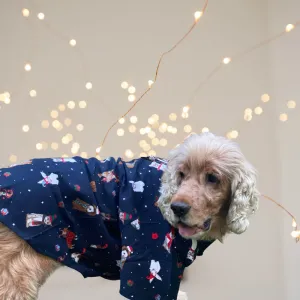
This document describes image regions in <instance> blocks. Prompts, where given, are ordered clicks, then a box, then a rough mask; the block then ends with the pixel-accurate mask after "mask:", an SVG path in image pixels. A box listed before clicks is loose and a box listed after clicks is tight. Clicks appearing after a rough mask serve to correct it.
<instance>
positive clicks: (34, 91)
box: [29, 90, 37, 98]
mask: <svg viewBox="0 0 300 300" xmlns="http://www.w3.org/2000/svg"><path fill="white" fill-rule="evenodd" d="M36 94H37V93H36V90H31V91H30V92H29V95H30V97H32V98H34V97H36Z"/></svg>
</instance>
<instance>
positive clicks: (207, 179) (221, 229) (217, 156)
mask: <svg viewBox="0 0 300 300" xmlns="http://www.w3.org/2000/svg"><path fill="white" fill-rule="evenodd" d="M168 160H169V162H168V167H167V170H166V171H165V173H164V174H163V177H162V186H161V190H160V192H161V196H160V198H159V201H158V205H159V207H160V209H161V211H162V213H163V215H164V217H165V218H166V219H167V220H168V222H169V223H170V224H171V225H173V226H174V227H177V228H178V230H179V233H180V234H181V235H182V236H183V237H185V238H192V239H208V240H209V239H219V240H222V237H223V236H224V235H225V234H226V233H230V232H233V233H237V234H240V233H243V232H244V231H245V230H246V229H247V228H248V226H249V216H250V215H251V214H253V213H255V211H256V210H257V208H258V196H259V193H258V191H257V189H256V173H255V170H254V168H253V167H252V166H251V165H250V164H249V162H248V161H247V160H246V159H245V157H244V156H243V154H242V153H241V151H240V149H239V147H238V146H237V144H236V143H234V142H233V141H231V140H228V139H226V138H224V137H219V136H215V135H213V134H211V133H206V134H201V135H191V136H190V137H189V138H187V139H186V140H185V141H184V143H183V144H181V145H179V146H178V147H177V148H175V149H174V150H172V151H171V152H170V156H169V158H168Z"/></svg>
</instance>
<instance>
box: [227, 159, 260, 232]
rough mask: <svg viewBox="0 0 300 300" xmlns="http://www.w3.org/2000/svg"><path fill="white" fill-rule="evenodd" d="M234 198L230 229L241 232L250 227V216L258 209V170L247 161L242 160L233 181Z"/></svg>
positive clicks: (229, 213) (230, 209)
mask: <svg viewBox="0 0 300 300" xmlns="http://www.w3.org/2000/svg"><path fill="white" fill-rule="evenodd" d="M231 191H232V199H231V204H230V207H229V211H228V215H227V226H228V229H229V230H230V231H231V232H233V233H236V234H241V233H243V232H244V231H246V229H247V228H248V227H249V217H250V215H252V214H254V213H255V212H256V210H257V209H258V198H259V192H258V190H257V189H256V172H255V170H254V168H253V167H252V166H251V165H250V164H249V163H248V162H246V161H244V160H242V161H240V165H239V167H238V168H237V170H236V172H235V174H234V177H233V179H232V182H231Z"/></svg>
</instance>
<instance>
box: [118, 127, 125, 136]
mask: <svg viewBox="0 0 300 300" xmlns="http://www.w3.org/2000/svg"><path fill="white" fill-rule="evenodd" d="M124 133H125V131H124V129H123V128H119V129H118V130H117V135H118V136H124Z"/></svg>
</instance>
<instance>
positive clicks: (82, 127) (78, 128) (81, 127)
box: [76, 124, 84, 131]
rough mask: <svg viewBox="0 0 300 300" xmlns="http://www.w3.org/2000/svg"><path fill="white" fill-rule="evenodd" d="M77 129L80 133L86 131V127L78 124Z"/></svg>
mask: <svg viewBox="0 0 300 300" xmlns="http://www.w3.org/2000/svg"><path fill="white" fill-rule="evenodd" d="M76 129H77V130H78V131H82V130H83V129H84V126H83V125H82V124H78V125H77V126H76Z"/></svg>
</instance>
